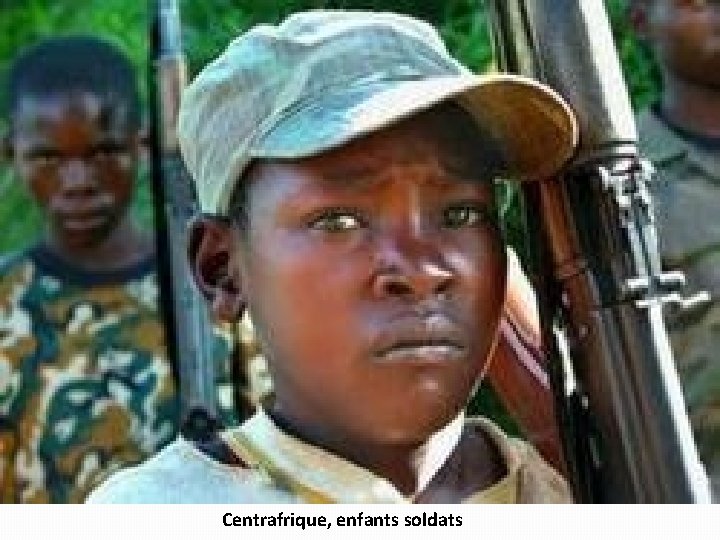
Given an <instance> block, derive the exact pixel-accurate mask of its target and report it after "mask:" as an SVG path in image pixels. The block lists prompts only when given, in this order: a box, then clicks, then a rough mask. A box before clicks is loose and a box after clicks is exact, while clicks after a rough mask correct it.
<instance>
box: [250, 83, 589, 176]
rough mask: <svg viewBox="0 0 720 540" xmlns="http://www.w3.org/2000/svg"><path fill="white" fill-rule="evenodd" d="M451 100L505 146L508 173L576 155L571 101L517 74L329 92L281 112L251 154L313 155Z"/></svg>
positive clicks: (553, 168)
mask: <svg viewBox="0 0 720 540" xmlns="http://www.w3.org/2000/svg"><path fill="white" fill-rule="evenodd" d="M384 87H385V88H384ZM449 99H452V100H455V101H456V102H457V103H459V104H460V105H461V106H462V107H463V108H464V109H466V110H467V111H468V112H469V113H470V115H471V116H472V117H473V118H475V119H476V121H477V122H478V124H479V125H482V126H483V128H484V129H485V130H488V131H489V132H490V133H491V134H492V135H493V136H494V137H496V138H497V140H498V141H499V142H500V144H501V145H502V146H503V148H504V150H505V154H506V158H507V166H508V170H507V171H506V174H507V177H508V178H511V179H517V180H535V179H542V178H548V177H550V176H552V175H554V174H556V173H557V172H558V171H559V170H560V169H561V168H562V166H563V165H564V164H565V163H566V162H567V160H568V159H569V158H570V157H571V156H572V155H573V152H574V150H575V146H576V145H577V139H578V129H577V124H576V121H575V117H574V115H573V114H572V112H571V110H570V108H569V107H568V105H567V104H566V103H565V101H564V100H563V99H562V98H561V97H560V96H559V95H558V94H557V93H556V92H555V91H553V90H552V89H550V88H549V87H547V86H545V85H543V84H541V83H539V82H537V81H534V80H532V79H529V78H526V77H521V76H517V75H511V74H490V75H481V76H478V75H466V76H451V77H436V78H432V79H423V80H409V81H401V82H398V81H393V82H391V83H390V82H383V81H379V82H376V83H371V84H367V85H363V86H359V87H357V88H354V89H348V88H344V89H343V91H342V92H332V91H328V92H327V93H326V94H325V95H323V96H319V97H318V99H315V100H313V101H312V102H306V103H305V104H301V105H300V106H298V107H297V108H294V109H293V110H292V111H285V112H284V113H282V114H281V115H279V118H278V121H277V122H275V123H273V125H272V126H271V128H270V129H269V130H268V131H267V132H266V133H264V134H262V135H261V136H260V137H258V139H257V140H256V142H255V144H254V145H253V148H252V149H251V152H250V154H251V157H252V158H286V159H297V158H303V157H310V156H313V155H317V154H319V153H322V152H326V151H328V150H330V149H332V148H336V147H338V146H341V145H344V144H346V143H348V142H350V141H352V140H354V139H357V138H359V137H362V136H364V135H367V134H370V133H372V132H375V131H377V130H379V129H382V128H384V127H386V126H388V125H390V124H393V123H395V122H398V121H400V120H402V119H405V118H408V117H410V116H412V115H413V114H416V113H418V112H420V111H423V110H427V109H428V108H431V107H433V106H434V105H437V104H438V103H441V102H443V101H445V100H449Z"/></svg>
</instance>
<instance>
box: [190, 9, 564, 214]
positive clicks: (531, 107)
mask: <svg viewBox="0 0 720 540" xmlns="http://www.w3.org/2000/svg"><path fill="white" fill-rule="evenodd" d="M447 99H454V100H455V101H456V102H457V103H458V104H460V105H461V106H462V107H463V108H464V109H466V110H467V111H468V112H469V113H470V114H471V116H472V117H473V118H475V120H476V121H477V122H478V123H479V124H481V125H482V126H483V127H484V129H485V130H488V131H489V132H490V133H491V134H492V135H493V136H494V137H496V138H497V139H498V140H499V141H500V143H501V145H502V146H503V148H504V150H505V153H506V156H507V159H508V171H507V176H508V177H513V178H517V179H520V180H524V179H535V178H544V177H548V176H551V175H553V174H554V173H556V172H557V171H558V169H559V168H560V167H562V165H563V164H564V163H565V162H566V160H567V159H568V158H569V157H570V156H571V155H572V153H573V151H574V148H575V145H576V143H577V125H576V122H575V119H574V116H573V115H572V113H571V111H570V109H569V107H568V106H567V104H566V103H565V102H564V101H563V99H562V98H561V97H560V96H559V95H558V94H557V93H555V92H554V91H553V90H551V89H550V88H548V87H546V86H544V85H542V84H540V83H538V82H536V81H533V80H531V79H528V78H525V77H520V76H514V75H507V74H490V75H485V76H477V75H474V74H473V73H472V72H470V71H469V70H468V69H467V68H465V67H464V66H463V65H462V64H460V63H459V62H457V61H456V60H455V59H453V58H452V57H451V56H450V54H449V53H448V51H447V49H446V48H445V45H444V44H443V42H442V40H441V38H440V36H439V35H438V33H437V32H436V31H435V30H434V29H433V27H432V26H430V25H428V24H426V23H424V22H421V21H418V20H415V19H412V18H410V17H407V16H403V15H397V14H393V13H377V12H373V13H371V12H358V11H352V12H349V11H309V12H304V13H297V14H295V15H292V16H290V17H289V18H288V19H286V20H285V21H284V22H282V23H281V24H279V25H278V26H269V25H261V26H257V27H254V28H252V29H251V30H249V31H248V32H247V33H245V34H242V35H241V36H239V37H238V38H237V39H235V40H234V41H233V42H232V43H230V45H229V46H228V48H227V49H226V50H225V52H224V53H223V54H222V55H221V56H220V57H219V58H217V59H216V60H215V61H213V62H212V63H210V64H209V65H208V66H207V67H206V68H205V69H204V70H203V71H202V72H201V73H200V74H199V75H198V76H197V78H196V79H195V80H194V81H193V83H192V84H190V85H189V86H188V87H187V89H186V90H185V92H184V93H183V96H182V101H181V107H180V116H179V128H178V131H179V138H180V145H181V149H182V152H183V156H184V159H185V161H186V163H187V166H188V168H189V170H190V172H191V174H192V176H193V177H194V179H195V182H196V184H197V191H198V196H199V199H200V206H201V209H202V211H203V212H206V213H217V214H223V213H225V212H226V211H227V205H228V202H229V198H230V196H231V194H232V191H233V188H234V187H235V185H236V183H237V182H238V181H239V180H240V178H241V177H242V174H243V171H244V170H245V168H246V167H247V165H248V164H249V163H250V162H251V161H252V160H253V159H257V158H290V159H292V158H303V157H309V156H313V155H316V154H319V153H322V152H325V151H327V150H330V149H332V148H335V147H337V146H340V145H343V144H345V143H347V142H349V141H351V140H353V139H356V138H358V137H361V136H363V135H366V134H368V133H371V132H373V131H377V130H379V129H382V128H383V127H386V126H388V125H389V124H391V123H393V122H397V121H398V120H401V119H403V118H407V117H408V116H411V115H413V114H416V113H418V112H420V111H422V110H426V109H428V108H430V107H432V106H433V105H436V104H438V103H440V102H441V101H444V100H447Z"/></svg>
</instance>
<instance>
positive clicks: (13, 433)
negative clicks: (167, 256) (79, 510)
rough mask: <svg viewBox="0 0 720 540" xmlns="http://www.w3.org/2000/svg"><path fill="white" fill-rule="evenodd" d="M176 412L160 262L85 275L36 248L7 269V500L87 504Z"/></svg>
mask: <svg viewBox="0 0 720 540" xmlns="http://www.w3.org/2000/svg"><path fill="white" fill-rule="evenodd" d="M177 414H178V407H177V400H176V391H175V385H174V377H173V372H172V369H171V365H170V362H169V361H168V358H167V355H166V350H165V338H164V331H163V324H162V321H161V319H160V314H159V312H158V284H157V278H156V273H155V265H154V260H152V259H147V260H144V261H142V262H140V263H139V264H136V265H135V266H133V267H132V268H128V269H125V270H122V271H117V272H108V273H87V272H82V271H79V270H78V269H75V268H71V267H68V266H67V264H65V263H63V262H62V261H61V260H59V259H58V258H57V257H55V256H53V255H52V254H51V253H49V252H48V251H47V250H45V249H42V248H40V247H36V248H33V249H31V250H30V251H29V252H27V253H24V254H23V255H21V256H17V257H14V258H12V259H10V260H7V261H5V262H4V263H3V264H0V488H1V489H2V491H1V492H0V500H2V501H3V502H81V501H82V500H84V498H85V496H86V495H87V493H88V492H89V491H90V490H91V489H92V488H93V487H95V486H96V485H97V484H98V483H99V482H101V481H102V480H103V479H104V478H105V477H106V476H107V475H108V474H110V473H111V472H113V471H115V470H117V469H120V468H121V467H123V466H125V465H128V464H135V463H139V462H140V461H142V460H143V459H144V458H145V457H147V456H149V455H151V454H153V453H155V452H156V451H157V450H159V449H160V448H161V447H163V446H164V445H165V444H167V443H168V442H170V441H171V440H172V439H173V438H174V437H175V435H176V429H177Z"/></svg>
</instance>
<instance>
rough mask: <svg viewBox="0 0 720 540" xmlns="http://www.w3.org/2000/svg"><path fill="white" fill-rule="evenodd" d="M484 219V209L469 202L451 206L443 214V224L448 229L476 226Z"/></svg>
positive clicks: (485, 218) (485, 215)
mask: <svg viewBox="0 0 720 540" xmlns="http://www.w3.org/2000/svg"><path fill="white" fill-rule="evenodd" d="M486 220H487V214H486V212H485V210H484V209H482V208H480V207H478V206H475V205H471V204H461V205H457V206H451V207H450V208H448V209H446V210H445V212H444V214H443V225H444V226H445V227H447V228H449V229H460V228H462V227H477V226H478V225H480V224H481V223H483V222H485V221H486Z"/></svg>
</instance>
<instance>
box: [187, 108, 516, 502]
mask: <svg viewBox="0 0 720 540" xmlns="http://www.w3.org/2000/svg"><path fill="white" fill-rule="evenodd" d="M444 120H445V121H444ZM446 120H447V119H443V117H442V115H437V114H430V115H419V116H417V117H415V118H413V119H411V120H407V121H404V122H402V123H400V124H398V125H397V126H395V127H392V128H389V129H386V130H384V131H381V132H379V133H376V134H373V135H371V136H368V137H366V138H363V139H360V140H358V141H356V142H353V143H351V144H348V145H346V146H344V147H341V148H339V149H336V150H332V151H329V152H327V153H324V154H322V155H320V156H317V157H313V158H307V159H300V160H294V161H282V162H281V161H263V162H258V163H257V164H256V166H255V167H254V168H253V169H252V171H251V173H250V174H249V175H248V176H249V178H246V180H245V181H248V182H250V185H249V188H248V201H247V205H246V206H247V208H248V224H247V225H246V227H245V230H242V231H241V230H240V229H239V228H238V227H237V226H234V225H232V224H229V223H228V222H227V221H226V220H219V219H212V218H205V219H203V220H200V221H198V222H197V223H196V224H195V226H194V230H193V233H192V236H193V238H194V239H196V241H195V242H193V243H192V244H193V246H192V248H191V260H192V268H193V271H194V274H195V278H196V280H197V282H198V285H199V286H200V289H201V290H202V291H203V292H204V293H205V295H206V296H207V297H208V299H209V301H210V303H211V305H212V307H213V311H214V312H215V314H216V316H218V317H219V318H220V319H225V320H235V319H237V317H238V316H239V314H240V312H241V311H242V309H243V308H244V307H245V306H247V307H248V309H250V312H251V313H252V316H253V321H254V323H255V325H256V327H257V329H258V332H259V335H260V339H261V340H262V342H263V346H264V350H265V353H266V355H267V358H268V361H269V364H270V369H271V372H272V376H273V382H274V385H275V400H274V402H273V404H272V406H271V409H270V411H269V412H270V414H272V415H273V416H274V417H275V418H276V419H278V420H279V421H280V422H281V423H282V425H283V426H285V427H286V428H287V429H289V430H290V431H292V432H293V433H295V434H296V435H297V436H299V437H300V438H302V439H304V440H306V441H309V442H311V443H313V444H315V445H317V446H320V447H322V448H325V449H328V450H330V451H332V452H333V453H335V454H338V455H340V456H343V457H344V458H346V459H348V460H350V461H352V462H354V463H357V464H359V465H361V466H363V467H365V468H367V469H369V470H371V471H373V472H375V473H376V474H378V475H380V476H382V477H385V478H387V479H388V480H390V481H391V482H392V483H393V484H394V485H395V486H396V487H397V488H398V489H400V490H401V491H402V492H403V493H412V492H413V491H414V490H415V487H416V481H417V478H416V473H415V470H414V468H413V466H412V459H413V454H414V453H415V452H416V451H417V449H418V448H419V447H421V446H422V445H423V444H424V443H425V442H426V441H427V440H428V438H429V437H430V436H431V435H432V434H433V433H435V432H437V431H438V430H440V429H441V428H443V427H444V426H445V425H447V424H448V423H449V422H450V421H451V420H452V419H454V418H455V417H456V416H457V415H458V414H459V413H460V411H461V410H462V409H463V407H464V406H465V404H466V402H467V400H468V398H469V396H470V394H471V392H472V389H473V387H474V386H475V384H476V381H477V380H478V379H479V378H481V377H482V375H483V373H484V370H485V368H486V364H487V358H488V357H489V355H490V354H491V352H492V350H493V348H494V346H495V343H496V338H497V327H498V322H499V319H500V315H501V310H502V305H503V299H504V292H505V279H506V267H505V251H504V247H503V244H502V242H501V239H500V235H499V232H498V229H497V227H496V225H495V222H494V217H493V191H492V186H491V184H490V182H488V180H489V178H482V177H478V174H477V171H478V167H477V163H476V160H477V159H478V158H477V156H482V154H483V152H482V151H481V150H480V151H479V149H481V148H482V146H477V143H478V141H477V140H475V143H476V144H475V145H474V148H475V151H474V152H472V153H470V152H469V148H470V147H469V146H467V144H468V143H467V139H465V140H463V139H462V134H459V135H457V136H455V135H453V132H451V131H450V130H448V128H447V127H446V126H447V125H452V123H448V122H447V121H446ZM469 156H475V157H474V158H473V159H470V158H469ZM470 456H473V457H472V459H470ZM503 473H504V470H503V465H502V464H501V460H500V459H499V456H498V455H497V450H496V448H495V447H494V446H493V445H492V444H491V443H490V442H489V441H487V440H486V439H485V436H484V435H482V434H478V433H465V434H464V435H463V437H462V439H461V443H460V445H458V447H457V448H456V450H455V452H454V454H453V456H452V457H451V459H450V460H449V461H448V463H447V464H446V465H445V467H443V469H442V470H441V471H440V472H439V473H438V474H437V475H436V477H435V478H434V480H433V481H432V482H431V483H430V485H429V486H428V487H427V488H426V490H425V491H424V492H423V493H422V494H420V496H419V500H424V501H427V502H439V501H448V502H449V501H457V500H461V499H462V497H464V496H466V495H468V494H469V493H471V492H473V491H477V490H478V489H482V488H483V487H487V486H489V485H490V484H492V483H493V482H495V481H497V479H498V478H499V477H500V476H501V475H502V474H503Z"/></svg>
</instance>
